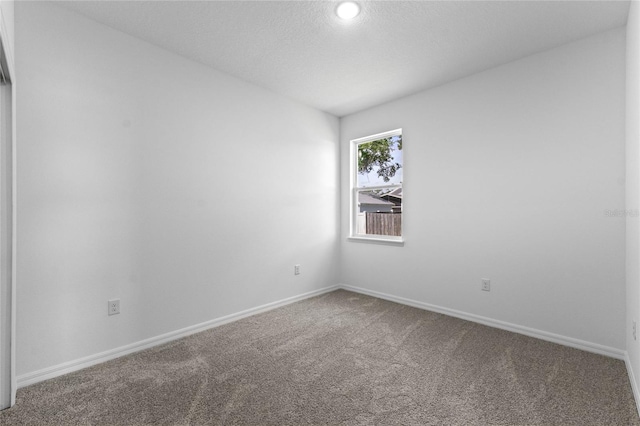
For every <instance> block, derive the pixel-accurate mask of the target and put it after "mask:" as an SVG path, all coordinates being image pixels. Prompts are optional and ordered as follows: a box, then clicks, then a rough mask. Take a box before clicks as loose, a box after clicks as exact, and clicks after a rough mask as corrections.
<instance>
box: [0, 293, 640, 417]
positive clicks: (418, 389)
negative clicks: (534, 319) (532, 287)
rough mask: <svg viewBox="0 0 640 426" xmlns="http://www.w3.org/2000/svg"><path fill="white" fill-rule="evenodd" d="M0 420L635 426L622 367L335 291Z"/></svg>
mask: <svg viewBox="0 0 640 426" xmlns="http://www.w3.org/2000/svg"><path fill="white" fill-rule="evenodd" d="M0 423H1V424H33V425H41V424H59V425H67V424H149V423H157V424H196V425H203V424H247V425H304V424H323V425H640V421H639V420H638V415H637V414H636V409H635V405H634V401H633V397H632V394H631V388H630V385H629V379H628V377H627V372H626V370H625V366H624V363H623V362H622V361H618V360H614V359H611V358H607V357H604V356H600V355H594V354H591V353H587V352H582V351H579V350H576V349H571V348H567V347H564V346H560V345H556V344H553V343H548V342H544V341H541V340H537V339H533V338H529V337H525V336H522V335H518V334H514V333H510V332H506V331H502V330H497V329H493V328H490V327H485V326H482V325H478V324H474V323H471V322H467V321H463V320H459V319H456V318H451V317H447V316H444V315H440V314H436V313H432V312H427V311H423V310H420V309H415V308H411V307H407V306H403V305H398V304H395V303H391V302H387V301H383V300H379V299H375V298H372V297H368V296H363V295H359V294H355V293H350V292H347V291H343V290H338V291H335V292H332V293H328V294H325V295H322V296H318V297H315V298H312V299H308V300H304V301H302V302H298V303H295V304H292V305H288V306H285V307H283V308H279V309H276V310H273V311H270V312H267V313H264V314H260V315H256V316H253V317H250V318H246V319H244V320H240V321H237V322H235V323H232V324H228V325H224V326H221V327H218V328H215V329H212V330H209V331H206V332H203V333H199V334H196V335H193V336H190V337H187V338H184V339H181V340H178V341H175V342H172V343H169V344H166V345H163V346H159V347H156V348H153V349H149V350H146V351H143V352H139V353H136V354H133V355H129V356H126V357H122V358H119V359H117V360H114V361H110V362H107V363H104V364H101V365H98V366H95V367H92V368H88V369H86V370H82V371H79V372H76V373H72V374H68V375H66V376H63V377H59V378H56V379H53V380H49V381H46V382H42V383H38V384H35V385H32V386H29V387H26V388H24V389H20V390H19V391H18V397H17V404H16V405H15V407H14V408H12V409H9V410H5V411H3V412H1V413H0Z"/></svg>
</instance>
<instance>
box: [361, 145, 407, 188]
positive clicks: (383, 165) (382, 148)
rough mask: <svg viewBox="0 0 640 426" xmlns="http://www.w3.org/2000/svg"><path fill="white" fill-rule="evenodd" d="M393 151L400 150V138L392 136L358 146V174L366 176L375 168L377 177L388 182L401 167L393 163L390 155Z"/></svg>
mask: <svg viewBox="0 0 640 426" xmlns="http://www.w3.org/2000/svg"><path fill="white" fill-rule="evenodd" d="M394 145H395V146H396V148H394ZM394 149H398V150H402V136H392V137H389V138H384V139H378V140H375V141H371V142H366V143H362V144H360V145H358V173H359V174H362V175H366V174H368V173H370V172H371V171H373V169H374V167H376V166H377V167H378V170H377V171H376V173H377V174H378V176H379V177H381V178H382V179H383V180H384V181H385V182H389V180H390V179H391V178H392V177H393V176H395V174H396V172H397V171H398V170H399V169H400V168H401V167H402V166H401V165H400V164H399V163H394V162H393V155H392V154H391V153H392V152H393V151H394Z"/></svg>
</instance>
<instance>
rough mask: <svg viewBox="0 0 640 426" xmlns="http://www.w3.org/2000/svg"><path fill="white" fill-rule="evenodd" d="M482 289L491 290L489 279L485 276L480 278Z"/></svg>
mask: <svg viewBox="0 0 640 426" xmlns="http://www.w3.org/2000/svg"><path fill="white" fill-rule="evenodd" d="M481 288H482V290H483V291H491V280H488V279H486V278H483V279H482V287H481Z"/></svg>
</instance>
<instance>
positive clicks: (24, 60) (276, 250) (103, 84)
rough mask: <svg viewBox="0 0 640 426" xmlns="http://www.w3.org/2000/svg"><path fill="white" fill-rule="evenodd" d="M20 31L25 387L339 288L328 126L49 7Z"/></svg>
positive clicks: (21, 365)
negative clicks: (162, 339) (214, 322)
mask: <svg viewBox="0 0 640 426" xmlns="http://www.w3.org/2000/svg"><path fill="white" fill-rule="evenodd" d="M16 21H17V24H16V49H17V51H18V52H19V55H18V56H17V70H18V71H17V72H18V73H19V74H20V80H21V84H20V87H19V97H18V101H17V114H18V121H17V126H18V132H19V135H20V149H19V154H18V206H17V207H18V217H19V223H18V252H17V255H18V295H17V297H18V306H17V309H18V311H17V312H18V330H17V337H18V353H17V359H18V375H19V376H20V375H24V374H26V373H32V372H34V371H36V370H39V369H43V368H46V367H50V366H55V365H59V364H61V363H64V362H68V361H72V360H77V359H78V358H81V357H84V356H88V355H92V354H96V353H99V352H101V351H105V350H109V349H113V348H117V347H120V346H122V345H126V344H129V343H132V342H137V341H140V340H142V339H145V338H149V337H153V336H157V335H160V334H162V333H166V332H169V331H173V330H177V329H180V328H183V327H186V326H190V325H194V324H198V323H201V322H204V321H207V320H211V319H214V318H218V317H221V316H223V315H227V314H231V313H235V312H239V311H241V310H244V309H247V308H251V307H255V306H258V305H262V304H265V303H268V302H272V301H277V300H281V299H283V298H286V297H290V296H294V295H299V294H302V293H305V292H309V291H312V290H314V289H319V288H323V287H326V286H330V285H334V284H336V282H337V278H336V273H335V272H334V265H336V263H337V257H336V256H337V254H336V253H337V240H336V236H337V234H338V226H339V217H338V213H337V211H338V202H339V200H338V198H339V197H338V189H337V187H338V168H339V167H338V137H339V135H338V126H339V123H338V119H337V118H335V117H333V116H330V115H327V114H324V113H321V112H319V111H317V110H314V109H311V108H308V107H306V106H302V105H301V104H298V103H295V102H293V101H290V100H288V99H285V98H283V97H280V96H278V95H275V94H273V93H271V92H269V91H266V90H262V89H260V88H257V87H255V86H252V85H250V84H247V83H244V82H242V81H240V80H237V79H235V78H232V77H229V76H227V75H224V74H222V73H219V72H217V71H214V70H212V69H210V68H207V67H204V66H202V65H199V64H196V63H194V62H191V61H188V60H186V59H183V58H181V57H178V56H176V55H173V54H170V53H168V52H166V51H164V50H161V49H159V48H156V47H154V46H151V45H149V44H147V43H144V42H142V41H140V40H137V39H135V38H132V37H129V36H127V35H125V34H122V33H120V32H117V31H114V30H112V29H109V28H107V27H105V26H102V25H99V24H96V23H94V22H93V21H90V20H87V19H85V18H82V17H80V16H78V15H75V14H73V13H71V12H68V11H65V10H63V9H60V8H58V7H57V6H54V5H50V4H47V3H32V2H21V3H19V4H17V5H16ZM255 206H260V207H259V208H256V207H255ZM296 263H299V264H301V265H302V274H301V275H300V276H295V277H294V275H293V266H294V264H296ZM111 298H120V299H121V311H122V313H121V314H120V315H117V316H112V317H109V316H107V300H108V299H111Z"/></svg>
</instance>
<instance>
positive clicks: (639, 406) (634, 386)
mask: <svg viewBox="0 0 640 426" xmlns="http://www.w3.org/2000/svg"><path fill="white" fill-rule="evenodd" d="M624 363H625V365H626V366H627V374H628V375H629V381H630V382H631V390H632V391H633V399H634V400H635V401H636V410H637V411H638V415H639V416H640V393H639V392H638V382H636V375H635V374H634V373H633V367H632V366H631V360H630V359H629V352H627V351H625V352H624Z"/></svg>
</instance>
